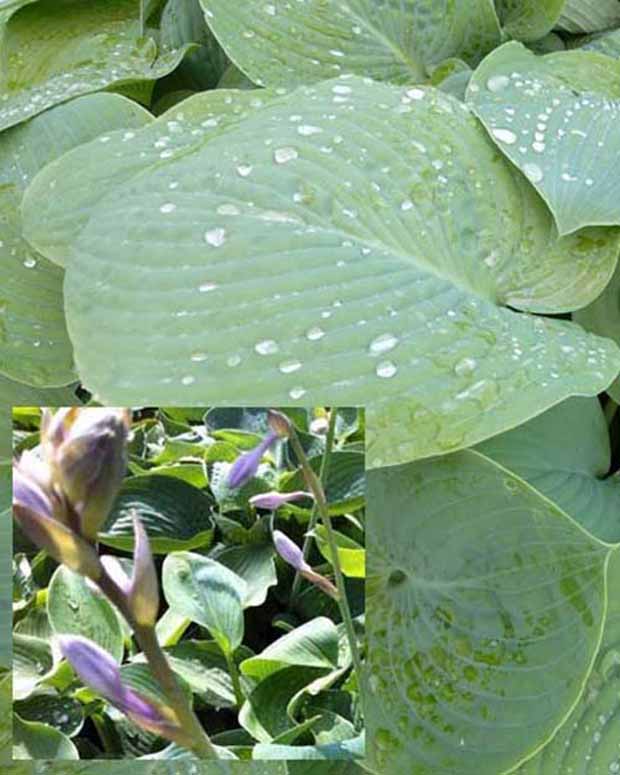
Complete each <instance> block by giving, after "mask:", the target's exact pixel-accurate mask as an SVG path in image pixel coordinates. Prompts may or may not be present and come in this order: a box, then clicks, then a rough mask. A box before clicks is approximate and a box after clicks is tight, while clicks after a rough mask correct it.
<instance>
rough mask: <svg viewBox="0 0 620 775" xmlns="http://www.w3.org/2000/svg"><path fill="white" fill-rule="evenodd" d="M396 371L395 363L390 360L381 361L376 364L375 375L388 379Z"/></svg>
mask: <svg viewBox="0 0 620 775" xmlns="http://www.w3.org/2000/svg"><path fill="white" fill-rule="evenodd" d="M397 371H398V369H397V367H396V364H395V363H393V362H392V361H381V363H378V364H377V368H376V374H377V377H381V378H382V379H390V377H393V376H394V375H395V374H396V372H397Z"/></svg>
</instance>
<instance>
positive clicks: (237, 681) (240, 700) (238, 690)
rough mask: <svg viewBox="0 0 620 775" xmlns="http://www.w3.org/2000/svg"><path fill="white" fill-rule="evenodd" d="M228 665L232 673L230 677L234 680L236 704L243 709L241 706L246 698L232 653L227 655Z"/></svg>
mask: <svg viewBox="0 0 620 775" xmlns="http://www.w3.org/2000/svg"><path fill="white" fill-rule="evenodd" d="M226 663H227V664H228V672H229V673H230V677H231V678H232V685H233V689H234V691H235V702H236V703H237V707H238V708H241V706H242V705H243V703H244V702H245V697H244V695H243V690H242V689H241V681H240V679H239V670H238V669H237V664H236V662H235V660H234V658H233V655H232V654H230V653H227V654H226Z"/></svg>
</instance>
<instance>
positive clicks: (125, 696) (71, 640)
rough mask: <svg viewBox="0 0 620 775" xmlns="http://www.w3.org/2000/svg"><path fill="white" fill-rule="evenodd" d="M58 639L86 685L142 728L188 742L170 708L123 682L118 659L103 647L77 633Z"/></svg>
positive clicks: (64, 654) (65, 654)
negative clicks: (148, 698)
mask: <svg viewBox="0 0 620 775" xmlns="http://www.w3.org/2000/svg"><path fill="white" fill-rule="evenodd" d="M58 642H59V645H60V650H61V652H62V655H63V656H64V657H65V659H67V661H68V662H69V663H70V664H71V666H72V667H73V669H74V670H75V672H76V673H77V674H78V676H79V677H80V679H81V680H82V681H83V682H84V683H85V684H86V685H87V686H90V687H91V688H92V689H94V690H95V691H96V692H97V693H98V694H100V695H101V696H102V697H105V699H106V700H108V702H110V703H112V704H113V705H115V706H116V707H117V708H118V709H119V710H121V711H123V713H126V714H127V716H129V718H130V719H131V720H132V721H133V722H135V723H136V724H138V725H139V726H141V727H143V728H144V729H147V730H149V731H151V732H154V733H155V734H160V735H164V736H166V737H169V738H170V739H171V740H176V741H183V740H185V744H187V739H186V736H185V734H184V733H183V730H182V729H181V727H180V725H179V724H178V722H177V719H176V715H175V713H174V711H173V710H172V708H167V707H164V706H162V705H159V704H156V703H154V702H151V701H150V700H147V699H146V698H145V697H143V696H142V695H141V694H139V693H138V692H136V691H135V690H134V689H132V688H130V687H129V686H126V685H124V684H123V682H122V680H121V671H120V667H119V665H118V663H117V662H116V660H115V659H114V658H113V657H112V656H111V655H110V654H109V653H108V652H107V651H105V649H102V648H101V646H98V645H97V644H96V643H94V642H93V641H91V640H88V638H83V637H82V636H79V635H61V636H58ZM181 744H183V743H181Z"/></svg>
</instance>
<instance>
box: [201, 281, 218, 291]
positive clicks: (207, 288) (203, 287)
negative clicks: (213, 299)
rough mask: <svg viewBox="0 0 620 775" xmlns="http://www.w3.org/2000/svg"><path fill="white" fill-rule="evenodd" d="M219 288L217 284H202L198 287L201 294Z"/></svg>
mask: <svg viewBox="0 0 620 775" xmlns="http://www.w3.org/2000/svg"><path fill="white" fill-rule="evenodd" d="M216 288H217V283H202V284H201V285H199V286H198V290H199V291H200V293H210V292H211V291H214V290H215V289H216Z"/></svg>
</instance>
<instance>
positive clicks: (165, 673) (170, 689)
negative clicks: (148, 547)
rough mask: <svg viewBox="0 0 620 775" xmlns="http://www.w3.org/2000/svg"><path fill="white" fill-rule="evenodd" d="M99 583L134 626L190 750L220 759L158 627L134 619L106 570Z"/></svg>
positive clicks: (202, 755)
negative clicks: (170, 658)
mask: <svg viewBox="0 0 620 775" xmlns="http://www.w3.org/2000/svg"><path fill="white" fill-rule="evenodd" d="M97 584H98V585H99V587H100V588H101V591H102V592H104V593H105V595H106V596H107V597H108V598H109V599H110V601H111V602H112V603H114V605H115V606H116V607H117V608H118V610H119V611H120V612H121V613H122V614H123V616H124V617H125V619H127V621H128V622H129V624H130V625H131V627H132V629H133V631H134V635H135V638H136V640H137V642H138V643H139V645H140V648H141V649H142V651H143V652H144V656H145V657H146V659H147V662H148V663H149V666H150V668H151V670H152V672H153V675H154V676H155V678H156V679H157V680H158V682H159V684H160V686H161V688H162V689H163V690H164V693H165V695H166V698H167V700H168V702H169V704H170V707H171V708H172V709H173V710H174V712H175V713H176V715H177V718H178V720H179V722H180V725H181V727H182V729H183V733H184V736H185V737H187V738H188V739H191V740H192V746H191V749H192V750H193V751H194V753H195V754H196V755H197V756H199V757H200V758H201V759H218V758H219V756H218V753H217V749H216V748H215V746H214V745H213V743H212V742H211V740H210V739H209V736H208V735H207V733H206V732H205V730H204V728H203V726H202V724H201V723H200V721H198V719H197V717H196V715H195V713H194V711H193V710H192V708H191V706H190V704H189V702H188V700H187V697H186V695H185V694H184V693H183V691H182V689H181V686H180V685H179V682H178V681H177V679H176V676H175V674H174V673H173V671H172V669H171V667H170V665H169V664H168V660H167V659H166V655H165V653H164V651H163V649H162V648H161V646H160V645H159V641H158V640H157V635H156V634H155V628H154V627H143V626H141V625H139V624H138V623H137V622H136V621H135V619H134V617H133V614H132V612H131V610H130V608H129V606H128V604H127V599H126V596H125V594H124V593H123V591H122V590H121V589H120V587H119V586H118V585H117V584H116V582H115V581H113V579H112V578H110V576H109V575H108V574H107V573H106V572H105V571H104V573H103V576H102V577H101V578H100V579H98V581H97Z"/></svg>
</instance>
